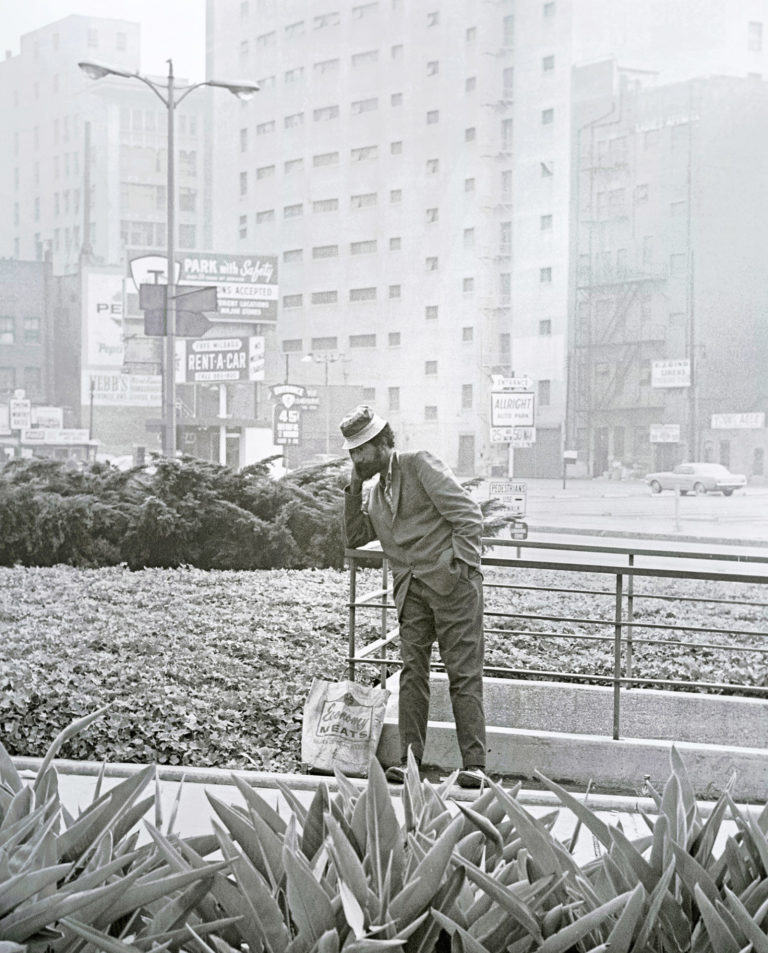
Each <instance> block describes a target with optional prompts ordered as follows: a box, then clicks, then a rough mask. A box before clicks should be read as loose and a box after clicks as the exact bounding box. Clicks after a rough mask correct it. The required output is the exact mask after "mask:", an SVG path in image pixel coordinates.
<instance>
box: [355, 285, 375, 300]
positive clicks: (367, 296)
mask: <svg viewBox="0 0 768 953" xmlns="http://www.w3.org/2000/svg"><path fill="white" fill-rule="evenodd" d="M349 300H350V301H375V300H376V289H375V288H350V289H349Z"/></svg>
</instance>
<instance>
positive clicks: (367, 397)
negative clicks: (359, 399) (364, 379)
mask: <svg viewBox="0 0 768 953" xmlns="http://www.w3.org/2000/svg"><path fill="white" fill-rule="evenodd" d="M363 400H364V401H365V403H366V404H373V403H375V401H376V388H375V387H364V388H363Z"/></svg>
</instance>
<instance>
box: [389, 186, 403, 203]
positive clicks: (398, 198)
mask: <svg viewBox="0 0 768 953" xmlns="http://www.w3.org/2000/svg"><path fill="white" fill-rule="evenodd" d="M389 201H390V204H392V205H398V204H399V203H400V202H402V201H403V190H402V189H391V190H390V193H389Z"/></svg>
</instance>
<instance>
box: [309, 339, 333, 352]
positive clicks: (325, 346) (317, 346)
mask: <svg viewBox="0 0 768 953" xmlns="http://www.w3.org/2000/svg"><path fill="white" fill-rule="evenodd" d="M338 347H339V339H338V338H335V337H327V338H312V350H313V351H335V350H337V349H338Z"/></svg>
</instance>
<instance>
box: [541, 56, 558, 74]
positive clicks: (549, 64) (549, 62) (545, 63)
mask: <svg viewBox="0 0 768 953" xmlns="http://www.w3.org/2000/svg"><path fill="white" fill-rule="evenodd" d="M554 68H555V58H554V56H544V57H542V60H541V71H542V73H551V72H552V70H553V69H554Z"/></svg>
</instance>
